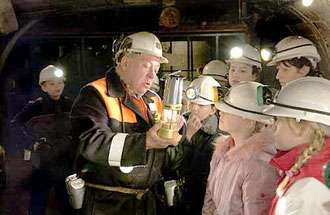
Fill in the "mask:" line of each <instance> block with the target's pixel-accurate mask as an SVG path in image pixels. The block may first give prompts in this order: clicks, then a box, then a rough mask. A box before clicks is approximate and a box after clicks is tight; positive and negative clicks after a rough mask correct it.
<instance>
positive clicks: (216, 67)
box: [202, 60, 228, 86]
mask: <svg viewBox="0 0 330 215" xmlns="http://www.w3.org/2000/svg"><path fill="white" fill-rule="evenodd" d="M202 74H203V75H204V76H211V77H212V78H214V79H215V80H217V81H218V82H219V83H220V84H221V86H227V85H228V71H227V65H226V64H225V63H224V62H222V61H220V60H212V61H210V62H208V63H207V64H206V65H205V66H204V68H203V73H202Z"/></svg>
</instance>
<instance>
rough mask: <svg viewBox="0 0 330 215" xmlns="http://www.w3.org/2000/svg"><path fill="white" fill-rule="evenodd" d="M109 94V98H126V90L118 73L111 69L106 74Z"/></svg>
mask: <svg viewBox="0 0 330 215" xmlns="http://www.w3.org/2000/svg"><path fill="white" fill-rule="evenodd" d="M106 83H107V94H108V96H111V97H115V98H121V97H124V96H125V94H126V93H125V89H124V87H123V86H122V83H121V81H120V77H119V76H118V74H117V73H116V68H115V67H111V68H110V69H109V70H108V71H107V73H106Z"/></svg>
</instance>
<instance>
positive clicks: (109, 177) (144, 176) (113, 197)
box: [72, 70, 166, 215]
mask: <svg viewBox="0 0 330 215" xmlns="http://www.w3.org/2000/svg"><path fill="white" fill-rule="evenodd" d="M104 90H105V91H106V94H107V96H109V97H110V98H111V99H119V100H120V101H121V102H120V103H121V105H120V108H118V107H113V109H117V110H119V111H120V112H121V113H115V115H117V116H118V115H119V116H120V115H121V116H122V118H121V119H118V118H116V117H113V118H110V117H109V115H108V111H107V107H106V105H105V103H104V99H103V98H102V96H101V94H100V92H99V91H98V90H96V88H95V87H93V86H90V85H87V86H85V87H83V88H82V89H81V91H80V94H79V96H78V97H77V98H76V100H75V102H74V105H73V108H72V120H73V135H74V139H75V141H77V142H78V144H79V150H78V157H77V164H76V166H77V170H78V172H79V173H81V172H83V173H82V174H81V175H82V177H83V178H84V179H85V180H86V181H87V182H90V183H95V184H101V185H106V186H117V187H125V188H133V189H146V188H149V189H150V191H149V192H148V193H147V194H145V195H144V197H143V198H142V200H137V199H136V198H135V196H133V195H130V194H123V193H118V192H108V191H103V190H97V189H92V188H89V189H88V190H87V194H86V196H85V201H84V206H83V207H84V209H83V210H84V214H88V215H89V214H97V215H103V214H121V215H125V214H150V215H151V214H152V215H155V214H157V212H156V202H155V201H156V200H155V195H154V194H155V191H154V186H153V185H154V184H155V183H156V182H157V181H159V180H160V179H161V178H162V177H163V175H162V168H163V164H164V160H165V157H166V149H151V150H146V132H147V131H148V130H149V129H150V128H151V127H152V126H153V124H154V122H153V121H154V116H153V113H152V112H151V110H150V109H149V106H150V105H149V104H150V103H154V101H153V99H152V97H155V96H158V95H156V94H155V93H153V92H151V91H148V92H147V93H146V94H145V95H143V96H142V98H143V100H144V102H145V104H146V105H147V107H148V111H147V113H148V119H149V120H146V119H145V117H144V116H143V114H142V113H141V111H140V110H139V108H138V107H137V106H136V104H135V102H134V101H133V99H132V98H131V96H130V95H129V94H128V93H127V92H126V91H125V89H124V88H123V85H122V82H121V80H120V78H119V76H118V75H117V74H116V73H115V71H114V70H112V71H110V72H108V73H107V76H106V89H104ZM119 100H118V101H119ZM110 108H111V107H110ZM127 109H128V110H129V111H132V112H133V113H134V114H133V115H134V117H135V118H136V121H135V122H132V121H129V120H128V121H126V120H125V119H127V118H132V116H130V117H129V116H125V114H126V113H127V111H124V110H127ZM134 117H133V118H134ZM122 119H124V120H122ZM125 121H126V122H125ZM118 133H125V134H128V135H127V136H126V138H125V141H124V145H123V148H122V154H121V160H120V166H111V165H110V164H109V153H110V148H111V147H113V146H114V144H116V143H114V142H112V139H113V137H114V136H115V135H116V134H118ZM127 166H128V167H134V169H133V171H132V172H130V173H123V172H122V171H121V170H120V167H127Z"/></svg>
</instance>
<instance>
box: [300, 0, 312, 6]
mask: <svg viewBox="0 0 330 215" xmlns="http://www.w3.org/2000/svg"><path fill="white" fill-rule="evenodd" d="M302 4H303V5H304V6H305V7H309V6H311V5H312V4H313V0H302Z"/></svg>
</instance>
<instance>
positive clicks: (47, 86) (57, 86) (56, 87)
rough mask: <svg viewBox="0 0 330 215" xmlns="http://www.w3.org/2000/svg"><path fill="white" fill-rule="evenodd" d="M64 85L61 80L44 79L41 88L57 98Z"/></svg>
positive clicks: (53, 97)
mask: <svg viewBox="0 0 330 215" xmlns="http://www.w3.org/2000/svg"><path fill="white" fill-rule="evenodd" d="M64 85H65V84H64V81H63V80H52V81H44V82H43V83H42V84H41V89H42V90H43V91H44V92H45V93H47V94H48V95H49V96H50V97H51V98H52V99H54V100H58V99H59V98H60V97H61V95H62V93H63V90H64Z"/></svg>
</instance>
